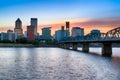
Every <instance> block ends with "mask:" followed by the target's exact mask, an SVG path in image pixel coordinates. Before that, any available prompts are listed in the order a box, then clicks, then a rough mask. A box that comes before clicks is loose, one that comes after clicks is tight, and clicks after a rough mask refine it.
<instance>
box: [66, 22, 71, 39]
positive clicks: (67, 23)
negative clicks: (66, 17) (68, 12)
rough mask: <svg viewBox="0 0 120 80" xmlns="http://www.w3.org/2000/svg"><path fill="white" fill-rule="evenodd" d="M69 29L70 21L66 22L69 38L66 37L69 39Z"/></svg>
mask: <svg viewBox="0 0 120 80" xmlns="http://www.w3.org/2000/svg"><path fill="white" fill-rule="evenodd" d="M69 28H70V23H69V21H66V31H68V33H66V35H67V34H68V36H66V37H69V35H70V32H69Z"/></svg>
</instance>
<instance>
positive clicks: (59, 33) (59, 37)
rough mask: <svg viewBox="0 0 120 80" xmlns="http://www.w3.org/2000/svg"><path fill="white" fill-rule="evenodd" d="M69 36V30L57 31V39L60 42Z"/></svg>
mask: <svg viewBox="0 0 120 80" xmlns="http://www.w3.org/2000/svg"><path fill="white" fill-rule="evenodd" d="M67 36H69V31H68V30H58V31H55V40H56V41H58V42H60V41H61V40H62V39H63V38H64V37H67Z"/></svg>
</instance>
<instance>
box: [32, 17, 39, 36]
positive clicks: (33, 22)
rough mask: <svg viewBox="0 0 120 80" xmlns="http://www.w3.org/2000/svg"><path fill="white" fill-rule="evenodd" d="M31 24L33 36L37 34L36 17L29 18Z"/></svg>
mask: <svg viewBox="0 0 120 80" xmlns="http://www.w3.org/2000/svg"><path fill="white" fill-rule="evenodd" d="M31 26H34V28H35V36H37V28H38V21H37V18H31Z"/></svg>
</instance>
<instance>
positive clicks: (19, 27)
mask: <svg viewBox="0 0 120 80" xmlns="http://www.w3.org/2000/svg"><path fill="white" fill-rule="evenodd" d="M14 32H16V33H17V34H18V38H22V36H23V29H22V21H21V20H20V19H19V18H18V19H17V20H16V22H15V28H14Z"/></svg>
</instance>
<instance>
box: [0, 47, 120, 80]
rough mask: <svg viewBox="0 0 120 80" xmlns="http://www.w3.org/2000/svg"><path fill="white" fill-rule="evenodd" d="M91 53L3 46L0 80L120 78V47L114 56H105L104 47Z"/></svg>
mask: <svg viewBox="0 0 120 80" xmlns="http://www.w3.org/2000/svg"><path fill="white" fill-rule="evenodd" d="M80 49H81V48H79V50H80ZM90 52H91V53H84V52H80V51H72V50H66V49H61V48H0V80H120V48H113V55H112V57H111V58H107V57H102V56H101V48H90Z"/></svg>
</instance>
